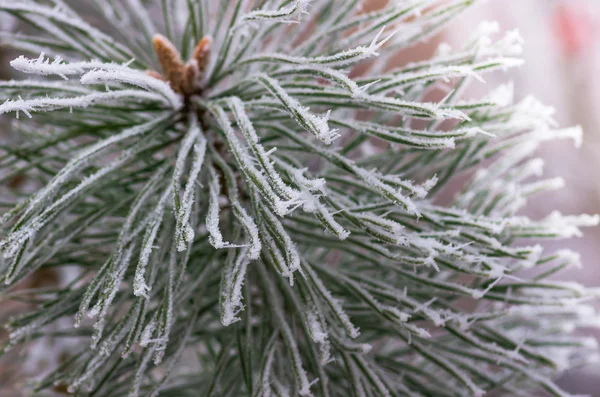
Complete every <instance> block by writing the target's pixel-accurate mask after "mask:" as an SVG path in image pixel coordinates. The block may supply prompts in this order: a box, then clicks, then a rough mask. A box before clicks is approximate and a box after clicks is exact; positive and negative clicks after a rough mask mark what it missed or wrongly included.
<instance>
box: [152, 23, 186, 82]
mask: <svg viewBox="0 0 600 397" xmlns="http://www.w3.org/2000/svg"><path fill="white" fill-rule="evenodd" d="M152 44H153V45H154V51H155V52H156V55H157V56H158V61H159V62H160V66H161V67H162V70H163V76H164V78H165V79H166V80H167V81H169V82H170V83H171V88H173V90H175V91H177V92H181V93H182V92H183V91H184V85H185V82H186V81H185V80H186V78H185V75H186V73H185V65H184V64H183V61H182V60H181V55H180V54H179V51H177V49H176V48H175V46H174V45H173V44H172V43H171V42H170V41H169V40H168V39H167V38H166V37H164V36H162V35H159V34H157V35H155V36H154V38H153V40H152Z"/></svg>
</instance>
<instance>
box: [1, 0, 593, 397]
mask: <svg viewBox="0 0 600 397" xmlns="http://www.w3.org/2000/svg"><path fill="white" fill-rule="evenodd" d="M75 3H76V4H75ZM367 3H368V2H363V1H361V0H345V1H338V0H312V1H311V0H266V1H265V0H214V1H213V0H210V1H209V0H194V1H191V0H160V1H159V0H149V1H140V0H125V1H112V0H84V1H79V2H68V1H63V0H0V14H6V15H11V16H13V17H16V19H18V20H19V21H20V22H19V24H18V25H17V27H16V28H15V29H12V30H10V31H8V30H5V31H2V33H1V36H0V40H2V43H3V44H4V45H6V46H11V47H13V48H14V49H15V50H16V51H17V55H15V56H14V57H13V60H12V61H11V62H10V66H12V68H13V69H14V70H15V71H18V72H19V74H18V76H21V77H19V79H17V80H10V81H0V115H1V117H3V120H4V122H3V124H2V125H3V126H4V125H6V126H7V128H8V131H7V133H8V134H9V136H10V139H9V141H8V142H9V143H8V144H6V145H2V148H0V180H1V181H2V183H1V185H0V186H1V187H0V215H1V216H0V249H1V255H2V259H1V260H0V282H1V287H0V300H2V301H3V303H4V302H5V301H13V300H14V301H20V302H26V303H27V305H26V308H25V309H23V310H22V311H21V312H19V313H15V315H14V316H12V317H11V318H10V319H7V320H5V321H4V320H3V325H4V326H5V327H6V328H7V330H8V334H9V338H8V340H7V341H6V343H5V345H4V346H3V347H2V350H1V353H2V355H3V357H4V358H3V360H7V362H8V361H10V360H12V364H15V363H16V365H19V368H20V369H19V371H20V372H23V371H25V368H34V367H35V365H36V364H39V363H36V362H35V360H34V357H35V354H33V351H34V349H35V348H36V346H38V348H39V346H40V345H41V346H44V354H45V356H47V357H49V360H48V361H49V362H50V363H53V364H52V365H49V366H48V367H45V369H44V372H43V373H41V372H40V373H41V375H40V374H39V373H37V372H36V374H35V375H38V376H36V377H35V379H34V380H33V381H32V382H29V383H23V382H19V383H18V384H23V385H24V386H23V387H24V388H25V389H27V390H26V391H25V392H27V393H34V391H38V393H41V394H39V395H42V394H43V395H47V393H51V392H52V390H54V391H55V392H68V393H74V394H75V395H78V396H90V397H91V396H94V397H101V396H107V397H108V396H111V397H112V396H127V397H138V396H166V397H168V396H177V397H181V396H183V397H185V396H190V397H191V396H230V397H239V396H249V397H250V396H251V397H259V396H265V397H269V396H270V397H275V396H290V397H291V396H322V397H335V396H349V395H352V396H356V397H375V396H377V397H388V396H389V397H391V396H435V397H459V396H484V395H488V396H496V395H510V396H533V395H537V393H538V392H543V393H546V394H548V395H552V396H556V397H566V396H569V393H568V392H566V391H564V390H562V389H561V388H560V387H559V386H557V385H556V384H555V383H554V379H555V378H556V376H557V375H559V374H560V373H561V372H563V371H565V370H568V369H570V368H573V367H575V366H580V365H583V364H586V363H588V362H591V361H593V360H594V359H596V357H597V351H596V348H595V342H594V341H593V340H590V339H589V338H585V337H581V336H579V335H580V334H579V333H577V332H575V331H576V330H577V329H578V328H581V327H590V326H593V327H595V326H598V325H599V324H600V323H599V321H598V316H597V314H596V313H595V310H594V309H593V302H592V300H593V299H595V298H596V297H597V292H598V291H596V290H593V289H587V288H584V287H583V286H581V285H578V284H575V283H571V282H567V281H564V280H563V279H562V278H561V277H556V275H557V274H558V273H559V272H561V271H562V270H563V269H565V268H569V267H571V266H578V265H579V256H578V255H577V254H576V253H574V252H571V251H569V250H566V249H560V248H558V249H557V250H552V249H547V248H544V244H543V242H544V241H545V240H549V239H554V240H560V239H564V238H571V237H577V236H579V235H581V229H582V228H585V227H589V226H595V225H597V224H598V217H597V216H588V215H583V216H572V215H569V216H563V215H561V214H560V213H559V212H553V213H551V214H549V215H548V216H547V217H545V218H542V219H530V218H528V217H526V216H524V215H523V213H522V212H520V210H521V208H522V207H523V206H524V205H525V204H526V203H527V202H528V201H530V200H537V199H544V198H545V197H548V196H549V195H551V194H552V191H553V190H555V189H558V188H560V187H562V186H563V184H564V183H563V181H562V180H560V179H556V178H550V179H542V171H543V161H542V160H540V159H538V158H536V157H535V150H536V147H537V146H538V144H539V143H541V142H544V141H546V140H549V139H573V140H574V141H575V142H576V143H579V142H580V140H581V130H580V129H579V128H578V127H574V128H565V129H561V128H558V127H557V126H556V124H555V122H554V120H553V118H552V115H553V110H552V109H551V108H548V107H546V106H544V105H543V104H542V103H541V102H539V101H538V100H536V99H534V98H532V97H527V98H525V99H522V100H515V99H514V95H513V86H512V84H511V83H508V84H505V85H502V86H500V87H497V88H491V89H490V92H489V94H486V95H484V96H481V97H474V96H472V95H470V94H469V93H470V92H473V91H472V90H469V87H470V86H472V85H481V82H482V81H485V79H486V78H487V76H488V75H489V74H491V73H496V74H500V75H501V74H502V72H503V71H504V70H506V69H509V68H514V67H518V66H520V65H521V64H522V61H521V59H520V53H521V45H522V40H521V38H520V36H519V35H518V33H517V32H514V31H511V32H508V33H502V32H500V30H499V27H498V25H497V24H496V23H493V22H484V23H482V25H481V26H480V27H479V28H475V27H474V28H473V31H474V33H473V35H471V36H470V37H469V36H466V37H465V39H464V41H463V42H462V43H460V45H459V46H457V47H456V48H451V47H450V46H448V45H447V44H443V45H441V46H440V47H439V49H438V51H436V53H435V54H434V55H433V56H432V57H431V58H429V59H426V60H423V61H420V62H414V63H403V62H401V61H400V62H398V61H397V57H394V55H395V54H397V53H398V51H399V50H402V49H405V48H409V47H411V46H413V45H416V44H418V43H420V42H422V41H424V40H427V39H428V38H429V37H431V36H432V35H433V34H435V33H436V32H438V31H439V30H440V29H441V28H442V27H443V26H444V25H445V24H446V23H447V22H448V21H450V20H452V19H454V18H455V17H457V16H459V15H460V14H461V13H462V12H463V11H465V10H466V9H468V8H469V7H472V6H476V4H477V3H478V1H476V0H395V1H389V2H388V4H386V5H384V6H383V7H382V8H379V9H376V10H372V11H367V9H369V8H368V4H367ZM71 4H72V6H71ZM2 29H8V28H7V27H5V25H3V27H2ZM392 59H396V61H394V62H391V61H392ZM15 76H17V74H15ZM448 192H457V193H456V194H454V195H453V196H451V197H450V196H449V193H448ZM554 246H556V245H553V247H554ZM41 274H53V275H54V279H56V280H63V281H56V282H55V283H53V284H52V285H45V286H40V285H36V284H35V283H34V284H31V280H33V279H36V277H40V275H41ZM64 280H67V281H64ZM31 285H33V286H34V287H29V286H31ZM51 346H53V347H51ZM19 353H21V354H20V355H19ZM17 357H20V358H19V359H17ZM24 359H25V360H27V365H25V363H22V362H21V361H23V360H24ZM32 360H33V362H32ZM21 364H23V365H21ZM32 366H33V367H32Z"/></svg>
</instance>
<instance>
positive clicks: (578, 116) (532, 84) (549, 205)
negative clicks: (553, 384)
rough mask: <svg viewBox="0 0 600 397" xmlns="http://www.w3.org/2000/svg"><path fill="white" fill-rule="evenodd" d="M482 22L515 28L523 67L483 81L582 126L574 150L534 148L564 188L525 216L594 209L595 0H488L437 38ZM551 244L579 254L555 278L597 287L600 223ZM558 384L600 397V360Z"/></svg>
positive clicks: (567, 146) (597, 204)
mask: <svg viewBox="0 0 600 397" xmlns="http://www.w3.org/2000/svg"><path fill="white" fill-rule="evenodd" d="M482 20H496V21H498V22H499V23H500V25H501V28H502V30H510V29H518V30H519V32H520V33H521V35H522V36H523V38H524V41H525V44H524V54H523V56H524V58H525V60H526V63H525V65H524V66H522V67H521V68H520V69H516V70H511V71H509V72H507V73H505V74H499V75H495V76H492V77H491V78H489V79H487V86H489V87H493V86H495V85H496V84H497V83H499V82H500V81H504V80H506V79H507V78H509V79H512V80H514V82H515V97H516V98H522V97H524V96H527V95H529V94H531V95H534V96H535V97H537V98H540V99H542V100H543V102H544V103H545V104H547V105H550V106H552V107H554V108H555V109H556V113H555V119H556V120H557V121H558V123H559V124H560V125H561V126H573V125H581V126H582V127H583V130H584V136H583V145H582V146H581V147H580V148H579V149H577V148H575V147H574V145H573V144H572V142H571V141H556V142H551V143H548V144H545V145H544V146H542V148H541V149H540V156H541V157H543V158H544V160H545V164H546V166H545V176H547V177H555V176H562V177H564V178H565V180H566V186H565V188H563V189H562V190H558V191H556V192H553V193H551V194H548V193H546V195H547V196H546V197H540V196H538V197H536V198H535V199H534V200H532V203H530V204H529V205H528V207H527V209H526V211H527V212H528V215H530V216H532V217H543V216H545V215H547V214H548V213H550V212H551V211H552V210H554V209H559V210H560V211H561V212H563V213H565V214H579V213H589V214H596V213H600V172H599V171H600V1H599V0H488V1H484V2H483V4H480V5H479V6H475V7H473V8H472V9H471V10H469V11H468V12H467V13H465V14H464V15H462V16H461V17H459V18H458V20H456V21H454V22H453V23H452V24H451V25H449V26H448V27H447V28H446V29H445V31H444V32H443V34H442V35H441V39H442V40H446V41H448V42H449V43H450V44H456V45H457V46H458V45H460V42H461V40H464V37H465V35H468V34H469V33H470V30H471V29H472V27H473V26H476V25H477V24H478V23H479V21H482ZM507 74H508V76H507ZM496 79H497V81H495V80H496ZM552 245H553V246H552V247H550V248H554V247H558V246H559V245H560V246H561V247H564V246H565V245H566V246H568V247H569V248H572V249H574V250H576V251H578V252H580V253H581V260H582V263H583V268H581V269H576V268H573V269H570V270H569V271H568V273H563V274H562V275H561V276H560V277H561V278H563V279H571V280H575V281H578V282H581V283H582V284H584V285H586V286H590V287H598V286H600V228H594V229H588V230H586V231H585V235H584V236H582V237H580V238H577V239H574V240H570V241H565V242H558V243H554V244H552ZM590 332H592V331H590ZM596 336H597V337H600V333H598V332H596ZM561 385H562V386H563V387H564V388H565V389H566V390H568V391H569V392H570V393H574V394H577V393H581V394H586V395H589V393H590V392H592V393H593V394H592V396H593V397H600V365H598V366H595V367H589V368H583V369H580V370H574V371H571V372H570V373H568V374H566V375H565V376H564V378H563V379H562V381H561Z"/></svg>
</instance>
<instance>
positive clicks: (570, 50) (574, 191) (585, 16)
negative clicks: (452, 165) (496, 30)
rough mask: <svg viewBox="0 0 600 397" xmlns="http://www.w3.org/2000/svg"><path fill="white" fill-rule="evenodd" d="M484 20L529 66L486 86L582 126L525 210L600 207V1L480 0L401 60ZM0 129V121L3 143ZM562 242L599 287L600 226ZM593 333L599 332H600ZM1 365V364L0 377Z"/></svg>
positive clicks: (376, 2)
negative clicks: (520, 46) (555, 187)
mask: <svg viewBox="0 0 600 397" xmlns="http://www.w3.org/2000/svg"><path fill="white" fill-rule="evenodd" d="M340 1H343V0H340ZM385 3H387V0H371V1H370V4H369V7H378V6H381V5H383V4H385ZM482 20H496V21H498V22H499V23H500V25H501V28H502V30H511V29H518V30H519V31H520V33H521V35H522V36H523V38H524V39H525V52H524V58H525V60H526V63H525V65H524V66H523V67H521V68H520V69H514V70H511V71H509V72H507V73H504V74H494V75H490V77H489V78H488V82H487V86H488V88H491V87H494V86H496V85H497V84H498V83H500V82H501V81H506V80H513V81H514V82H515V90H516V91H515V94H516V98H523V97H524V96H527V95H529V94H532V95H534V96H536V97H538V98H540V99H542V100H543V102H545V103H546V104H547V105H551V106H553V107H554V108H555V109H556V114H555V118H556V120H557V121H558V122H559V123H560V125H561V126H571V125H577V124H579V125H581V126H582V127H583V129H584V144H583V145H582V147H581V148H580V149H576V148H575V147H574V146H573V144H572V142H570V141H566V140H561V141H557V142H551V143H547V144H545V145H544V146H543V147H542V149H541V153H540V154H541V156H542V157H543V158H544V159H545V160H546V168H545V175H546V176H562V177H564V178H565V180H566V188H564V189H562V190H559V191H556V192H554V193H552V194H551V196H549V197H545V198H544V197H537V200H534V202H533V203H532V204H530V205H529V207H528V208H527V212H528V215H530V216H532V217H538V218H539V217H543V216H545V215H547V214H548V213H550V212H551V211H552V210H554V209H559V210H560V211H561V212H563V213H565V214H579V213H589V214H594V213H600V175H598V174H599V173H600V172H599V171H600V0H487V1H481V2H480V4H479V5H476V6H475V7H472V8H471V10H469V11H468V12H467V13H465V14H463V15H462V16H461V17H460V18H458V19H457V20H455V21H454V22H453V23H451V24H450V25H448V26H447V27H446V28H445V29H444V30H443V31H442V32H440V33H439V34H437V35H436V36H435V37H434V38H433V39H432V40H430V41H429V42H428V43H423V44H420V45H418V46H416V47H414V48H411V49H409V50H407V51H406V52H403V54H402V56H400V57H399V58H398V61H399V62H402V63H405V62H408V61H413V60H419V59H424V58H428V57H430V56H431V55H432V54H433V52H434V51H435V49H436V47H437V45H438V44H439V43H441V42H448V43H449V44H451V45H454V44H456V46H458V45H459V43H461V41H463V40H464V39H465V37H468V36H469V35H470V33H471V32H472V30H473V29H474V28H475V27H476V26H477V25H478V24H479V22H480V21H482ZM12 23H13V22H12V21H10V20H9V19H8V18H6V17H5V16H4V15H1V14H0V30H7V29H8V28H9V26H10V25H11V24H12ZM8 61H9V57H8V56H7V54H6V52H5V51H3V49H2V47H1V46H0V78H7V77H8V76H9V75H8V74H7V70H6V65H7V64H8ZM496 79H497V81H495V80H496ZM1 135H2V124H1V123H0V142H2V139H1ZM559 244H560V245H561V246H562V247H565V246H566V247H568V248H571V249H573V250H576V251H578V252H580V253H581V257H582V263H583V265H584V267H583V268H582V269H571V270H569V271H568V272H567V273H561V277H562V278H565V279H566V278H569V279H572V280H575V281H578V282H580V283H582V284H584V285H586V286H591V287H593V286H596V287H598V286H600V259H599V258H600V228H596V229H590V230H587V232H586V234H585V236H583V237H581V238H578V239H573V240H570V241H566V242H560V243H559ZM44 281H46V282H48V280H47V279H46V280H44ZM50 281H51V280H50ZM588 332H590V333H591V332H596V336H597V337H600V332H599V331H592V330H589V331H588ZM0 336H1V335H0ZM40 350H43V349H38V351H40ZM2 372H3V369H2V368H0V379H1V378H2ZM0 383H1V382H0ZM560 385H561V386H562V387H563V388H564V389H566V390H567V391H569V392H571V393H573V394H584V395H591V396H593V397H600V365H598V366H597V367H588V368H582V369H578V370H573V371H571V372H570V373H567V374H565V376H564V377H563V379H562V380H561V381H560ZM3 393H8V394H3ZM15 393H17V392H16V391H15V390H10V391H9V390H4V391H2V390H0V396H7V397H8V396H11V397H12V396H17V395H18V394H15ZM590 393H591V394H590Z"/></svg>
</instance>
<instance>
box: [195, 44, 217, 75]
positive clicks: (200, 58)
mask: <svg viewBox="0 0 600 397" xmlns="http://www.w3.org/2000/svg"><path fill="white" fill-rule="evenodd" d="M211 46H212V38H211V37H210V36H204V37H203V38H202V40H200V42H199V43H198V45H197V46H196V48H194V52H193V53H192V59H193V60H195V61H196V62H197V63H198V71H199V72H200V73H201V74H202V73H204V70H205V69H206V66H207V65H208V62H209V60H210V47H211Z"/></svg>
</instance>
